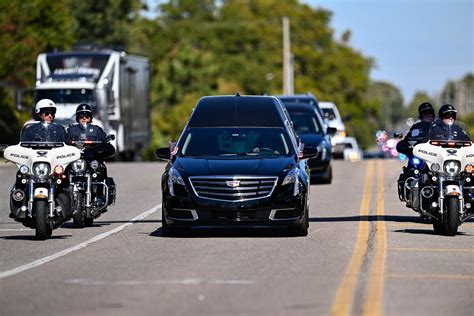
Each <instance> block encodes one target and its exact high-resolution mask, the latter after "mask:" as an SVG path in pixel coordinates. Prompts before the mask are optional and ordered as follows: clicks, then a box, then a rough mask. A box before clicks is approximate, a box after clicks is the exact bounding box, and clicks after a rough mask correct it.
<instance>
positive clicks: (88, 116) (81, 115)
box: [78, 114, 92, 119]
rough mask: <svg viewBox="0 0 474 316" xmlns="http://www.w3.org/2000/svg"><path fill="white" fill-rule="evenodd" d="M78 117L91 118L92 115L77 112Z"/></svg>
mask: <svg viewBox="0 0 474 316" xmlns="http://www.w3.org/2000/svg"><path fill="white" fill-rule="evenodd" d="M78 116H79V119H83V118H91V117H92V116H91V115H90V114H79V115H78Z"/></svg>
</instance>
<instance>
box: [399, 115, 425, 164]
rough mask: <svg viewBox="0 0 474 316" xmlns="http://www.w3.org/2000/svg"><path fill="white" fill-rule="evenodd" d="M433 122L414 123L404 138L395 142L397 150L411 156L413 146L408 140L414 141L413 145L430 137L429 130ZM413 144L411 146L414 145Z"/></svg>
mask: <svg viewBox="0 0 474 316" xmlns="http://www.w3.org/2000/svg"><path fill="white" fill-rule="evenodd" d="M432 125H433V122H427V121H419V122H417V123H415V124H414V125H413V126H412V127H411V128H410V131H408V134H407V135H406V136H405V138H404V139H403V140H401V141H399V142H398V143H397V151H398V152H399V153H402V154H404V155H406V156H408V157H412V156H413V148H412V145H410V143H409V142H415V143H414V145H417V144H420V143H426V142H427V141H428V140H429V139H430V130H431V127H432ZM414 145H413V146H414Z"/></svg>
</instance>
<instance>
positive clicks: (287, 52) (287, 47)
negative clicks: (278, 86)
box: [282, 17, 295, 95]
mask: <svg viewBox="0 0 474 316" xmlns="http://www.w3.org/2000/svg"><path fill="white" fill-rule="evenodd" d="M282 22H283V94H286V95H287V94H294V93H295V92H294V91H295V88H294V69H293V60H292V56H291V44H290V21H289V20H288V18H287V17H283V19H282Z"/></svg>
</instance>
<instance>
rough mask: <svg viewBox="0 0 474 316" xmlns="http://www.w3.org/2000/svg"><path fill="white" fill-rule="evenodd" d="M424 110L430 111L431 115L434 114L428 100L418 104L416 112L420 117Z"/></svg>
mask: <svg viewBox="0 0 474 316" xmlns="http://www.w3.org/2000/svg"><path fill="white" fill-rule="evenodd" d="M426 112H430V113H432V114H433V116H434V115H435V110H434V107H433V106H432V105H431V103H429V102H423V103H421V104H420V105H419V106H418V114H419V115H420V117H421V114H422V113H426Z"/></svg>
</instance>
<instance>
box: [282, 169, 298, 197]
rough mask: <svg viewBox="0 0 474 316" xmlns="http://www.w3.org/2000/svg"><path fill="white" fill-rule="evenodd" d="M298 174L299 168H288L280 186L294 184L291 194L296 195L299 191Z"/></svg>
mask: <svg viewBox="0 0 474 316" xmlns="http://www.w3.org/2000/svg"><path fill="white" fill-rule="evenodd" d="M299 174H300V170H299V169H297V168H295V169H292V170H290V172H288V174H287V175H286V177H285V179H283V182H282V184H281V185H282V186H283V185H288V184H292V183H293V184H294V191H293V195H298V194H299V193H300V186H299Z"/></svg>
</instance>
